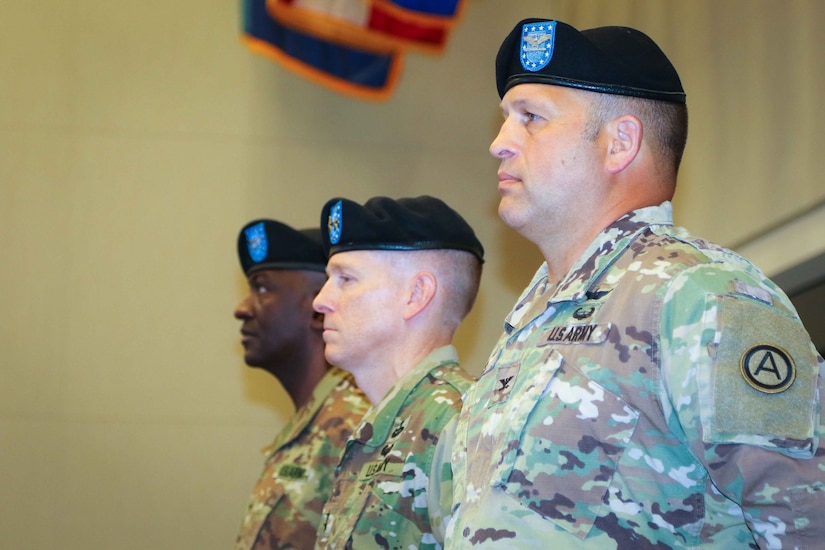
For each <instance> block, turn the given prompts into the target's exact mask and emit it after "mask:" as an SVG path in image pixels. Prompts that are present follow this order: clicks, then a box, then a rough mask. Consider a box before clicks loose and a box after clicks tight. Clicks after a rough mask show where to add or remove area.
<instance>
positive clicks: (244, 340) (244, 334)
mask: <svg viewBox="0 0 825 550" xmlns="http://www.w3.org/2000/svg"><path fill="white" fill-rule="evenodd" d="M254 338H255V334H253V333H252V332H249V331H248V330H242V331H241V344H242V345H243V346H244V347H246V345H247V344H248V343H249V342H250V340H252V339H254Z"/></svg>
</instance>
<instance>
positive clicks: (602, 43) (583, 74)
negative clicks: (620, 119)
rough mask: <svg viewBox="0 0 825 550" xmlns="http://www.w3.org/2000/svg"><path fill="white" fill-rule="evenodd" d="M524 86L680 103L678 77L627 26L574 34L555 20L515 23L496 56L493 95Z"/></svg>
mask: <svg viewBox="0 0 825 550" xmlns="http://www.w3.org/2000/svg"><path fill="white" fill-rule="evenodd" d="M528 82H532V83H538V84H554V85H556V86H567V87H570V88H579V89H582V90H591V91H594V92H601V93H605V94H618V95H626V96H634V97H641V98H645V99H657V100H661V101H669V102H672V103H685V101H686V97H685V91H684V90H683V89H682V82H681V81H680V80H679V74H678V73H677V72H676V69H675V68H674V67H673V65H672V64H671V63H670V61H669V60H668V58H667V56H666V55H665V54H664V52H662V50H661V49H660V48H659V46H657V45H656V43H655V42H654V41H653V40H651V38H650V37H648V36H647V35H646V34H644V33H643V32H641V31H637V30H636V29H631V28H628V27H599V28H597V29H589V30H584V31H581V32H580V31H578V30H576V29H575V28H573V27H571V26H570V25H568V24H567V23H563V22H561V21H552V20H546V19H536V18H531V19H524V20H522V21H519V22H518V24H516V26H515V27H514V28H513V30H512V31H510V34H508V35H507V38H505V39H504V42H502V44H501V48H499V50H498V56H496V86H497V87H498V95H499V97H504V94H505V93H506V92H507V90H509V89H510V88H512V87H513V86H517V85H518V84H526V83H528Z"/></svg>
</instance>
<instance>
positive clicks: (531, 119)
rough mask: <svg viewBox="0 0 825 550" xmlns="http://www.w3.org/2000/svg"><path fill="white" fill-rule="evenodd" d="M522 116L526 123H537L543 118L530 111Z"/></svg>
mask: <svg viewBox="0 0 825 550" xmlns="http://www.w3.org/2000/svg"><path fill="white" fill-rule="evenodd" d="M522 116H523V117H524V121H525V122H535V121H537V120H539V119H541V117H540V116H539V115H537V114H536V113H531V112H529V111H525V112H524V115H522Z"/></svg>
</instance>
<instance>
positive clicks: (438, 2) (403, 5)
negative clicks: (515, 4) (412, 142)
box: [244, 0, 465, 99]
mask: <svg viewBox="0 0 825 550" xmlns="http://www.w3.org/2000/svg"><path fill="white" fill-rule="evenodd" d="M464 2H465V0H244V6H245V10H244V11H245V15H244V30H245V35H246V37H247V40H246V42H247V44H248V45H249V46H250V47H251V48H252V49H253V50H256V51H259V52H260V53H265V54H267V53H268V54H269V55H270V56H271V57H273V58H275V59H276V60H278V61H280V62H281V63H283V64H284V65H285V66H287V67H288V68H290V69H292V70H295V71H296V72H299V73H300V74H302V75H303V76H306V77H308V78H311V79H312V80H314V81H316V82H318V83H320V84H324V85H326V86H328V87H332V88H333V89H335V90H337V91H339V92H342V93H346V94H349V95H354V96H356V97H360V98H362V99H385V98H386V97H388V96H389V94H390V93H391V92H392V90H393V89H394V87H395V84H396V83H397V80H398V76H399V74H400V68H401V65H402V64H403V54H404V53H405V52H406V51H407V50H410V49H412V50H416V51H422V52H427V53H440V52H442V51H443V49H444V47H445V46H446V44H447V39H448V37H449V33H450V31H451V30H452V28H453V26H454V25H455V23H456V22H457V20H458V17H459V16H460V12H461V9H462V7H463V5H464ZM261 4H263V5H264V6H265V7H264V8H263V9H261ZM260 19H263V20H264V21H260ZM250 37H252V38H250ZM261 41H263V42H265V44H261ZM338 50H340V51H338ZM319 52H323V55H319ZM379 67H383V69H379ZM367 76H368V80H369V82H365V80H364V79H365V77H367Z"/></svg>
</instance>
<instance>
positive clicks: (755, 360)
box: [739, 344, 796, 393]
mask: <svg viewBox="0 0 825 550" xmlns="http://www.w3.org/2000/svg"><path fill="white" fill-rule="evenodd" d="M739 367H740V369H741V371H742V376H744V377H745V381H746V382H747V383H748V384H750V386H751V387H752V388H754V389H756V390H758V391H761V392H764V393H779V392H783V391H785V390H787V389H788V388H790V387H791V384H793V382H794V380H795V379H796V365H794V362H793V359H792V358H791V356H790V354H789V353H788V352H787V351H785V350H784V349H782V348H780V347H779V346H774V345H771V344H758V345H755V346H752V347H751V348H749V349H747V350H745V353H743V354H742V359H741V360H740V362H739Z"/></svg>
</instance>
